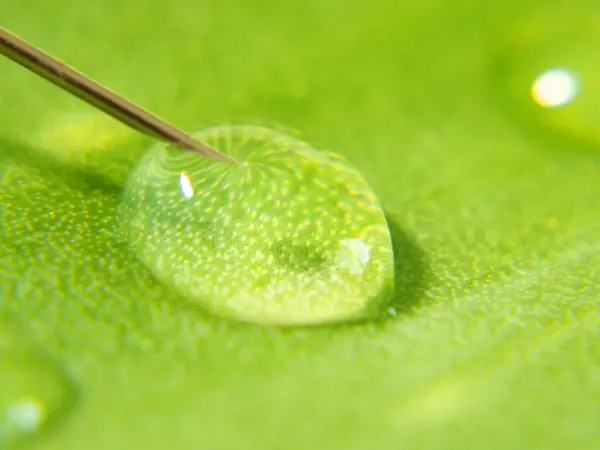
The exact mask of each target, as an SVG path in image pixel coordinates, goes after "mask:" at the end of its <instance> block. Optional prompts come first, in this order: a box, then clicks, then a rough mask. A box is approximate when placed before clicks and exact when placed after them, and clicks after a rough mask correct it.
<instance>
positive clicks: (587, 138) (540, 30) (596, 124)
mask: <svg viewBox="0 0 600 450" xmlns="http://www.w3.org/2000/svg"><path fill="white" fill-rule="evenodd" d="M598 54H600V10H598V9H594V10H589V11H586V10H581V9H576V8H567V9H564V10H562V9H548V10H546V11H544V12H543V13H539V14H537V15H536V16H534V17H531V18H529V19H528V20H526V21H525V22H524V24H523V25H521V26H519V27H517V29H516V31H515V32H514V33H513V34H512V35H511V37H510V39H509V45H508V48H507V52H506V53H505V55H504V56H505V59H504V60H503V67H502V70H503V71H506V72H505V75H506V76H507V87H508V95H509V97H510V98H511V99H513V100H516V101H515V103H516V104H517V105H518V108H519V111H521V112H522V113H523V114H524V115H525V117H527V118H528V119H529V120H532V122H534V123H537V124H539V125H541V127H542V129H545V130H549V131H551V132H553V133H558V134H560V135H563V136H567V137H569V138H574V139H578V140H580V141H582V142H586V143H588V144H592V145H594V146H598V145H599V144H600V115H598V114H597V106H598V104H599V103H600V82H599V81H598V80H600V59H599V58H598Z"/></svg>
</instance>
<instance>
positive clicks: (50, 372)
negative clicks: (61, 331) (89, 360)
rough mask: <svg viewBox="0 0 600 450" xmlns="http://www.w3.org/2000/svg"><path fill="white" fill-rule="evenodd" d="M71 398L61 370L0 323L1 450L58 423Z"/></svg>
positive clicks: (9, 326) (68, 386)
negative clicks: (53, 423) (49, 425)
mask: <svg viewBox="0 0 600 450" xmlns="http://www.w3.org/2000/svg"><path fill="white" fill-rule="evenodd" d="M73 394H74V390H73V386H72V383H71V380H70V378H69V377H68V376H67V374H66V372H65V370H64V368H63V367H62V366H61V365H60V364H59V363H58V362H57V361H56V360H54V359H53V358H52V357H50V356H49V355H47V354H46V353H45V352H43V351H42V350H40V349H39V348H37V347H35V346H34V345H33V344H31V343H30V342H28V341H27V339H25V338H24V336H23V334H22V333H20V332H19V331H17V330H16V328H15V327H13V326H11V325H9V324H8V323H7V322H5V321H0V449H4V448H13V446H14V445H17V444H18V443H20V442H22V441H24V440H25V439H27V438H31V437H34V436H36V435H38V434H39V433H40V431H42V430H44V429H46V428H47V425H48V424H50V423H52V422H55V421H56V420H57V419H60V417H61V416H63V415H64V413H65V412H66V411H67V410H68V408H69V406H70V405H71V404H72V400H73Z"/></svg>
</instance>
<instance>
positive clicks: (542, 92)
mask: <svg viewBox="0 0 600 450" xmlns="http://www.w3.org/2000/svg"><path fill="white" fill-rule="evenodd" d="M578 94H579V79H578V77H577V74H576V73H575V72H573V71H571V70H569V69H564V68H552V69H548V70H545V71H544V72H542V73H541V74H540V75H539V76H538V77H537V78H536V79H535V81H534V82H533V85H532V87H531V96H532V97H533V100H534V101H535V102H536V103H537V104H538V105H540V106H545V107H547V108H556V107H560V106H564V105H566V104H568V103H570V102H571V101H573V100H574V99H575V98H576V97H577V95H578Z"/></svg>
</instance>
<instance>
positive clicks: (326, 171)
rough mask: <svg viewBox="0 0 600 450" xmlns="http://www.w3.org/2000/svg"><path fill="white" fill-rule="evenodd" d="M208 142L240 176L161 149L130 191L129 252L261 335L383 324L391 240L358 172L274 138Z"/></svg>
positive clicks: (244, 136)
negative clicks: (268, 329) (356, 322)
mask: <svg viewBox="0 0 600 450" xmlns="http://www.w3.org/2000/svg"><path fill="white" fill-rule="evenodd" d="M196 135H197V136H198V137H199V138H200V139H202V140H204V141H205V142H207V143H208V144H209V145H211V146H213V147H214V148H216V149H219V150H221V151H223V152H226V153H228V154H230V155H231V156H233V157H234V158H236V160H237V161H238V162H239V164H227V163H220V162H217V161H214V160H211V159H207V158H203V157H200V156H198V155H197V154H195V153H191V152H189V151H183V150H180V149H177V148H173V147H170V146H167V145H163V144H159V145H157V146H155V147H154V148H152V149H151V150H150V151H149V152H148V154H146V155H145V157H144V158H143V160H142V162H141V163H140V164H139V165H138V167H137V168H136V169H135V170H134V172H133V174H132V176H131V178H130V180H129V181H128V183H127V187H126V190H125V194H124V217H125V218H124V226H125V227H126V228H127V233H128V240H129V242H130V244H131V245H132V246H133V248H134V249H135V250H136V253H137V254H138V255H139V257H140V259H141V260H142V261H143V262H144V263H145V264H146V266H147V267H149V268H150V270H151V271H152V272H153V273H154V274H155V275H156V277H157V278H158V279H160V280H161V281H163V282H164V283H165V284H167V285H169V286H173V287H174V288H175V289H176V290H177V291H178V292H180V293H181V294H182V295H183V296H184V297H186V298H188V299H189V300H191V301H192V302H195V303H198V304H200V305H203V306H205V307H206V308H207V309H209V310H212V311H215V312H217V313H220V314H223V315H231V316H233V317H236V318H239V319H242V320H248V321H253V322H258V323H272V324H281V325H298V324H312V323H324V322H331V321H339V320H345V319H361V318H365V317H374V316H375V315H376V314H377V312H379V313H381V311H378V306H379V307H380V309H383V305H385V303H386V302H387V300H389V297H390V296H391V294H392V290H393V277H394V267H393V252H392V247H391V239H390V232H389V229H388V226H387V223H386V219H385V217H384V214H383V211H382V209H381V207H380V205H379V202H378V201H377V198H376V197H375V194H374V193H373V191H372V190H371V188H370V187H369V186H368V185H367V183H366V181H365V180H364V178H363V177H362V176H361V175H360V173H359V172H358V171H357V170H356V169H354V168H353V167H352V166H351V165H350V164H349V163H348V162H347V161H345V160H344V159H343V158H341V157H340V156H337V155H335V154H332V153H325V152H320V151H319V150H316V149H314V148H312V147H311V146H310V145H309V144H308V143H306V142H305V141H303V140H301V139H299V138H297V137H294V136H291V135H288V134H286V133H283V132H279V131H274V130H271V129H269V128H266V127H260V126H253V125H222V126H218V125H217V126H213V127H208V128H205V129H203V130H200V131H198V132H197V133H196Z"/></svg>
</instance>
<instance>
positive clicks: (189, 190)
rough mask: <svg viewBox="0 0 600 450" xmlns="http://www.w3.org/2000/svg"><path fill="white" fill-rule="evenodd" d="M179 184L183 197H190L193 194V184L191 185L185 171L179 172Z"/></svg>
mask: <svg viewBox="0 0 600 450" xmlns="http://www.w3.org/2000/svg"><path fill="white" fill-rule="evenodd" d="M179 185H180V186H181V193H182V194H183V196H184V197H185V198H192V197H193V196H194V186H192V180H190V176H189V175H188V174H187V172H181V175H179Z"/></svg>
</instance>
